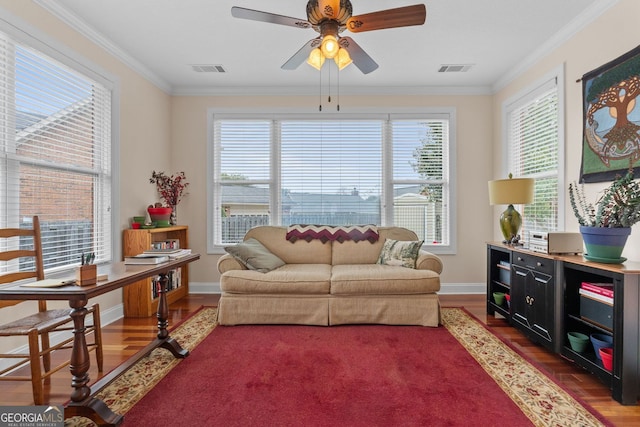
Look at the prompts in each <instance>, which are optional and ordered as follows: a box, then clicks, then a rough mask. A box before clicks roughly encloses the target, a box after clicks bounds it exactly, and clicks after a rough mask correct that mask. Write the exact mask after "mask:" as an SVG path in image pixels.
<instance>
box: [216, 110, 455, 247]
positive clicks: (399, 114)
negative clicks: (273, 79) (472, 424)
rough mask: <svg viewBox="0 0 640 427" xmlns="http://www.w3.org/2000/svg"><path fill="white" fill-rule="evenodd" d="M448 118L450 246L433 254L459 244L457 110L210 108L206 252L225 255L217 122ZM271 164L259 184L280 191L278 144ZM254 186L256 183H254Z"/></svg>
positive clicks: (388, 160)
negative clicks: (220, 237) (218, 239)
mask: <svg viewBox="0 0 640 427" xmlns="http://www.w3.org/2000/svg"><path fill="white" fill-rule="evenodd" d="M333 118H335V119H345V120H349V119H363V120H365V119H369V120H370V119H381V120H391V119H394V120H395V119H425V118H428V119H447V120H448V121H449V141H448V152H447V156H448V159H449V163H448V165H445V170H446V171H448V186H449V188H448V190H449V200H448V203H449V206H448V213H449V218H448V222H449V224H448V225H449V230H448V233H449V244H448V245H444V244H443V245H429V246H426V249H427V250H429V251H430V252H433V253H437V254H455V253H456V249H457V247H456V242H457V232H456V223H457V220H456V219H457V214H456V187H457V186H456V182H455V177H456V156H455V153H456V109H455V108H454V107H442V108H419V109H410V110H409V109H402V108H400V109H391V110H387V111H382V110H380V109H370V110H367V111H364V112H353V113H338V114H332V113H322V114H321V115H320V117H319V116H318V114H317V113H309V114H305V113H300V112H299V111H288V110H282V111H277V112H275V113H274V111H273V110H264V111H260V110H253V109H252V110H248V109H247V110H243V109H238V110H233V111H230V110H228V109H221V108H210V109H208V112H207V177H208V179H207V253H209V254H222V253H224V247H223V245H218V244H216V243H215V233H216V232H217V229H216V227H220V215H219V212H218V211H217V207H218V206H220V199H219V197H220V194H219V191H216V184H215V182H214V179H215V173H216V171H217V170H219V168H220V158H219V156H218V155H217V151H216V150H217V148H216V146H215V138H214V121H215V120H224V119H247V120H249V119H264V120H286V119H322V120H330V119H333ZM382 150H383V154H382V157H383V165H382V179H383V181H382V183H383V190H382V197H383V200H382V218H381V221H382V222H383V224H382V225H383V226H384V225H391V224H392V223H393V184H394V183H395V182H394V181H393V180H392V175H393V169H392V167H393V158H392V147H390V146H389V144H385V145H383V147H382ZM271 154H272V162H271V168H272V170H271V178H270V180H268V182H262V181H261V182H260V183H262V184H268V185H270V186H272V188H279V186H280V182H279V176H280V174H279V171H278V170H277V167H278V164H279V159H280V152H279V143H275V144H274V145H273V146H272V153H271ZM252 183H254V182H253V181H252ZM279 193H280V192H279V191H270V195H271V196H270V204H271V218H272V223H279V222H277V221H279V220H280V218H279V213H280V212H279V209H278V208H274V206H275V207H278V206H279V203H280V200H279V197H280V196H279Z"/></svg>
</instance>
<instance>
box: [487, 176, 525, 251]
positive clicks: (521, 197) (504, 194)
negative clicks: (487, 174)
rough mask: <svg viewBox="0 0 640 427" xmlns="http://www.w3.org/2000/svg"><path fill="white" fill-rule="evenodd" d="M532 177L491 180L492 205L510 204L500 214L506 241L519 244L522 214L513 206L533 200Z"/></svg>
mask: <svg viewBox="0 0 640 427" xmlns="http://www.w3.org/2000/svg"><path fill="white" fill-rule="evenodd" d="M533 186H534V180H533V179H532V178H513V175H511V174H509V179H497V180H495V181H489V203H490V204H492V205H509V206H508V207H507V209H506V210H505V211H504V212H502V215H500V230H502V235H503V236H504V239H505V242H506V243H511V244H518V242H519V240H520V236H519V235H518V232H519V231H520V226H521V225H522V216H521V215H520V214H519V213H518V211H517V210H515V208H514V207H513V205H514V204H516V205H522V204H527V203H531V202H533Z"/></svg>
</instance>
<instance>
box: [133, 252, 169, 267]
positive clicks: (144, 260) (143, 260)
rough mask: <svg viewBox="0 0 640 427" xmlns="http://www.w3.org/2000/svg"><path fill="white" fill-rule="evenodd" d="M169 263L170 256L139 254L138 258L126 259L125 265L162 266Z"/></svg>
mask: <svg viewBox="0 0 640 427" xmlns="http://www.w3.org/2000/svg"><path fill="white" fill-rule="evenodd" d="M167 261H169V256H168V255H153V254H145V253H142V254H139V255H136V256H128V257H125V258H124V263H125V264H130V265H131V264H147V265H149V264H161V263H163V262H167Z"/></svg>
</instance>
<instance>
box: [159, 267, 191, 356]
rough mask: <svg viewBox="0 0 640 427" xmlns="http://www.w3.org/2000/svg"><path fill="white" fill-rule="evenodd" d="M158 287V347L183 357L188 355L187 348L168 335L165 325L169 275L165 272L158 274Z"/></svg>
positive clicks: (166, 321) (167, 313)
mask: <svg viewBox="0 0 640 427" xmlns="http://www.w3.org/2000/svg"><path fill="white" fill-rule="evenodd" d="M159 282H160V289H158V294H159V299H158V313H157V314H156V316H157V317H158V339H159V340H160V341H162V342H161V344H160V347H162V348H165V349H167V350H169V351H170V352H171V354H173V357H176V358H181V359H182V358H185V357H187V356H188V355H189V350H185V349H184V348H182V347H181V346H180V344H179V343H178V341H176V340H174V339H173V338H171V337H170V336H169V331H167V326H168V325H169V321H168V318H169V304H168V303H167V295H166V294H167V285H168V284H169V277H168V276H167V274H166V273H162V274H160V280H159Z"/></svg>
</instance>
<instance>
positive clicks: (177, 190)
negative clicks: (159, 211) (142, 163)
mask: <svg viewBox="0 0 640 427" xmlns="http://www.w3.org/2000/svg"><path fill="white" fill-rule="evenodd" d="M149 182H150V183H151V184H155V185H156V189H157V190H158V193H160V197H161V198H162V199H163V200H164V202H165V206H166V207H171V208H175V207H176V206H177V205H178V203H180V200H182V197H183V196H185V195H186V194H187V193H186V192H185V191H186V189H187V187H188V186H189V183H188V182H187V177H186V176H185V174H184V172H178V173H176V174H174V175H171V176H167V175H166V174H165V173H164V172H156V171H153V173H152V174H151V178H149ZM156 205H157V203H156ZM161 206H162V205H161ZM161 206H155V207H161Z"/></svg>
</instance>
